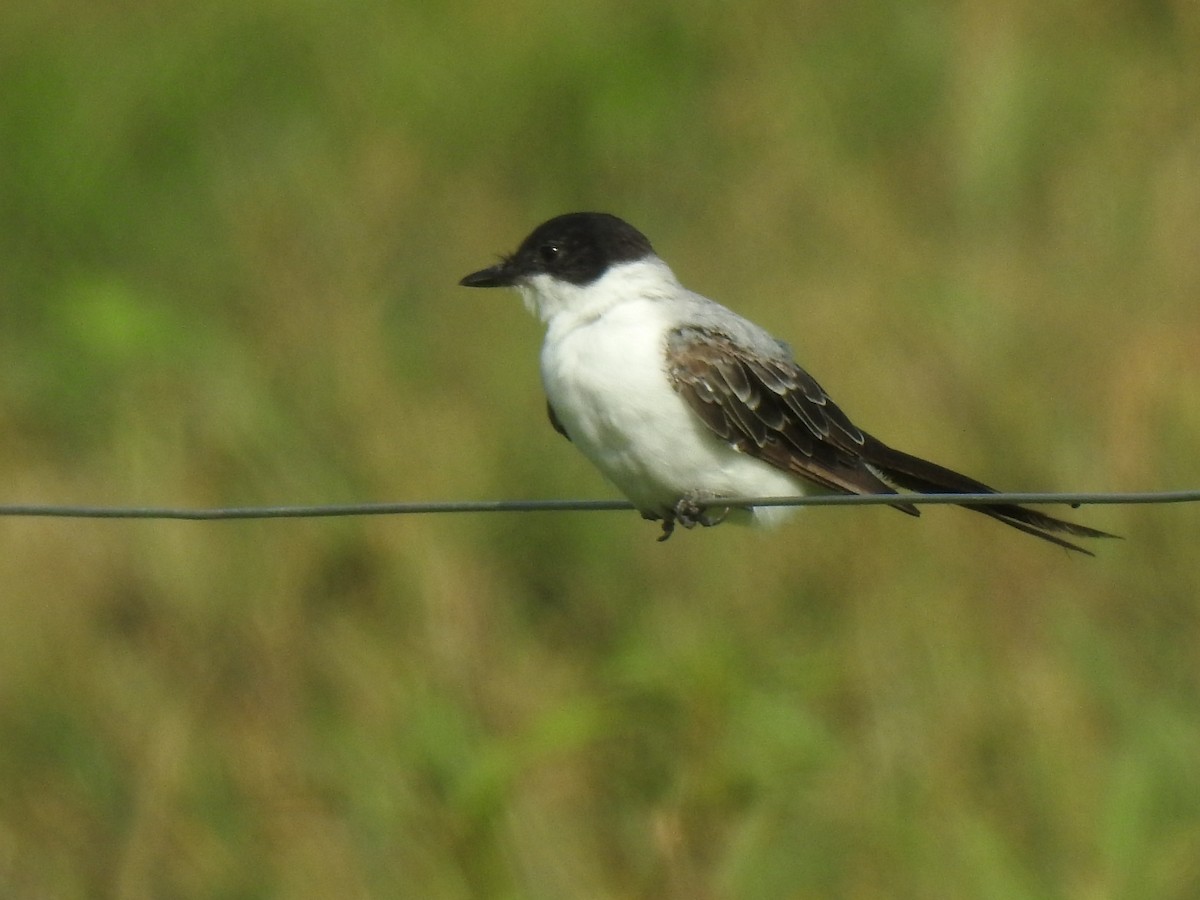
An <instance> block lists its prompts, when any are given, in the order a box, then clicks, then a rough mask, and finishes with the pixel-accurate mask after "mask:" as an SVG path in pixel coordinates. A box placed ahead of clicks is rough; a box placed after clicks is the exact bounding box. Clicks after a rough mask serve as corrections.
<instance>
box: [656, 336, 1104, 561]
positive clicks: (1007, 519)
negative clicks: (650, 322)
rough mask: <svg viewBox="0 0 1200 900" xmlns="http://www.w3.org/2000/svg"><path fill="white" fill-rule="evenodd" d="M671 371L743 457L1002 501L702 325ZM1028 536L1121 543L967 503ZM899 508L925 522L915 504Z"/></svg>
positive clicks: (851, 481) (676, 341)
mask: <svg viewBox="0 0 1200 900" xmlns="http://www.w3.org/2000/svg"><path fill="white" fill-rule="evenodd" d="M667 370H668V374H669V375H670V378H671V383H672V384H673V385H674V386H675V390H676V391H678V392H679V395H680V396H681V397H683V399H684V400H685V401H686V402H687V404H688V405H689V406H690V407H691V408H692V409H693V410H694V411H695V412H696V414H697V415H698V416H700V419H701V420H702V421H703V422H704V423H705V424H706V425H707V426H708V427H709V428H710V429H711V430H712V431H713V433H714V434H716V435H717V436H719V437H720V438H721V439H722V440H726V441H728V442H729V443H730V444H731V445H732V446H733V447H735V448H736V449H738V450H740V451H741V452H743V453H747V454H749V455H751V456H754V457H757V458H758V459H761V460H763V461H764V462H767V463H770V464H771V465H773V466H775V467H777V468H779V469H783V470H784V471H786V472H791V473H793V474H795V475H799V476H800V477H802V478H807V479H808V480H810V481H814V482H816V483H817V484H820V485H823V486H824V487H827V488H830V489H831V490H835V491H841V492H844V493H848V494H894V493H896V490H895V488H894V487H893V485H895V486H896V487H901V488H905V489H908V490H912V491H918V492H921V493H941V494H994V493H996V491H995V489H994V488H991V487H988V486H987V485H986V484H984V483H983V482H980V481H976V480H975V479H973V478H969V477H968V476H966V475H962V474H960V473H958V472H955V471H953V470H952V469H947V468H945V467H943V466H939V465H938V464H937V463H932V462H929V461H928V460H925V459H921V458H920V457H918V456H912V455H910V454H908V453H904V452H902V451H900V450H895V449H893V448H891V447H889V446H888V445H887V444H884V443H883V442H882V441H879V440H877V439H876V438H874V437H872V436H871V435H869V434H867V433H866V432H864V431H862V430H861V429H859V428H858V427H856V426H855V425H854V423H853V422H851V421H850V420H849V419H848V418H847V417H846V414H845V413H843V412H842V411H841V410H840V409H838V407H837V405H836V404H835V403H834V402H833V401H832V400H830V399H829V395H828V394H826V393H825V391H824V389H823V388H822V387H821V385H819V384H818V383H817V382H816V380H815V379H814V378H813V377H812V376H811V375H809V374H808V373H807V372H805V371H804V370H803V369H802V368H800V367H799V366H798V365H796V364H795V363H794V362H792V361H791V360H788V359H781V358H779V357H762V356H759V355H755V354H751V353H748V352H747V351H746V350H745V349H744V348H742V347H741V346H739V345H738V344H736V343H735V342H734V341H732V340H731V339H730V338H729V337H728V336H727V335H725V334H722V333H721V332H719V331H715V330H712V329H707V328H700V327H694V326H684V327H680V328H676V329H674V330H673V331H672V332H670V334H669V335H668V336H667ZM962 505H963V506H965V507H966V508H968V509H972V510H975V511H976V512H980V513H983V514H984V515H986V516H991V517H992V518H994V519H997V520H999V521H1001V522H1003V523H1004V524H1006V525H1010V526H1012V527H1013V528H1016V529H1017V530H1019V531H1023V532H1025V533H1026V534H1032V535H1034V536H1035V537H1039V538H1042V539H1043V540H1046V541H1050V542H1051V543H1054V544H1058V545H1059V546H1060V547H1066V548H1067V549H1069V550H1078V551H1079V552H1081V553H1089V551H1087V550H1084V549H1083V548H1082V547H1077V546H1076V545H1075V544H1072V543H1070V542H1069V541H1066V540H1063V539H1062V538H1060V537H1058V536H1057V535H1056V534H1053V533H1051V532H1059V533H1063V534H1068V535H1072V536H1074V537H1085V538H1100V537H1114V535H1111V534H1108V533H1106V532H1103V531H1098V530H1096V529H1094V528H1088V527H1086V526H1084V525H1077V524H1075V523H1074V522H1066V521H1063V520H1062V519H1056V518H1054V517H1053V516H1048V515H1045V514H1044V513H1040V512H1037V511H1035V510H1032V509H1026V508H1025V507H1023V506H1018V505H1017V504H1012V503H1010V504H1002V505H980V504H974V505H972V504H970V503H964V504H962ZM892 506H894V507H896V508H897V509H900V510H903V511H904V512H906V513H909V514H911V515H914V516H915V515H919V514H920V513H919V512H918V511H917V508H916V507H915V506H913V505H912V504H910V503H904V502H897V503H893V504H892Z"/></svg>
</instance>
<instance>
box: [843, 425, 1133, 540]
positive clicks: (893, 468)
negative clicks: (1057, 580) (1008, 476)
mask: <svg viewBox="0 0 1200 900" xmlns="http://www.w3.org/2000/svg"><path fill="white" fill-rule="evenodd" d="M862 455H863V457H864V459H866V460H867V461H868V462H869V463H870V464H871V466H872V467H873V468H875V469H876V470H877V471H878V473H879V475H880V476H881V477H882V478H883V479H884V480H885V481H888V482H890V483H891V484H894V485H895V486H896V487H901V488H905V489H907V490H910V491H917V492H918V493H922V494H995V493H998V491H997V490H996V489H995V488H993V487H989V486H988V485H986V484H984V483H983V482H981V481H976V480H975V479H974V478H968V477H967V476H966V475H962V474H960V473H958V472H955V471H953V470H951V469H947V468H945V467H944V466H939V465H938V464H937V463H932V462H930V461H929V460H927V459H921V458H920V457H919V456H912V455H910V454H908V453H904V452H903V451H901V450H894V449H893V448H891V447H889V446H888V445H887V444H884V443H883V442H882V441H879V440H876V439H875V438H873V437H870V436H869V435H868V436H867V444H866V446H865V447H863V449H862ZM959 505H960V506H963V507H965V508H966V509H972V510H974V511H975V512H979V513H983V514H984V515H985V516H991V517H992V518H993V519H997V520H998V521H1001V522H1003V523H1004V524H1005V525H1011V526H1012V527H1013V528H1015V529H1017V530H1018V531H1023V532H1025V533H1026V534H1032V535H1033V536H1034V537H1039V538H1041V539H1042V540H1044V541H1049V542H1050V543H1052V544H1058V546H1060V547H1066V548H1067V549H1068V550H1076V551H1078V552H1079V553H1086V554H1087V555H1088V556H1094V555H1095V554H1094V553H1092V552H1091V551H1090V550H1085V549H1084V548H1083V547H1080V546H1078V545H1076V544H1072V543H1071V542H1070V541H1067V540H1064V539H1063V538H1060V537H1059V536H1058V534H1060V533H1061V534H1069V535H1072V536H1073V537H1081V538H1115V537H1118V535H1115V534H1109V533H1108V532H1106V531H1099V530H1097V529H1095V528H1088V527H1087V526H1085V525H1076V524H1075V523H1074V522H1066V521H1064V520H1062V519H1056V518H1054V517H1053V516H1048V515H1046V514H1044V513H1040V512H1037V511H1036V510H1032V509H1027V508H1025V507H1024V506H1018V505H1017V504H1015V503H1001V504H996V505H991V504H979V503H962V504H959Z"/></svg>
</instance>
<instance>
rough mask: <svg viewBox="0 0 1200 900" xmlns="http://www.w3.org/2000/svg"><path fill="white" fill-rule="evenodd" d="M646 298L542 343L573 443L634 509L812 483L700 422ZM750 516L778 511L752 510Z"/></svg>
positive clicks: (551, 391) (550, 390) (553, 400)
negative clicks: (675, 380) (678, 384)
mask: <svg viewBox="0 0 1200 900" xmlns="http://www.w3.org/2000/svg"><path fill="white" fill-rule="evenodd" d="M657 320H658V307H657V306H656V305H655V304H654V303H653V302H652V301H634V302H629V303H624V304H622V305H620V306H618V307H616V308H613V309H610V310H608V311H607V312H606V313H605V314H604V315H603V316H601V317H600V318H598V319H595V320H593V321H592V322H590V323H587V324H581V325H575V326H574V327H573V328H572V329H571V330H569V331H567V332H566V333H557V334H556V333H555V332H554V329H553V328H552V329H551V331H550V332H549V333H548V334H547V340H546V343H545V345H544V346H543V348H542V361H541V362H542V381H543V384H544V386H545V389H546V395H547V397H548V398H549V400H550V404H551V405H552V406H553V407H554V411H555V413H556V414H557V416H558V418H559V421H560V422H561V423H562V425H563V428H564V429H565V430H566V432H567V434H568V435H569V436H570V438H571V441H572V442H573V443H574V444H575V446H576V447H578V448H579V449H580V451H582V452H583V453H584V455H585V456H587V457H588V459H590V460H591V461H592V463H593V464H594V465H595V466H596V467H597V468H598V469H599V470H600V471H601V472H602V473H603V474H604V476H605V477H606V478H608V480H609V481H611V482H612V483H613V484H614V485H616V487H617V488H618V489H619V490H620V491H621V492H622V493H623V494H625V496H627V497H628V498H629V499H630V500H631V501H632V502H633V503H634V505H635V506H637V507H638V509H639V510H641V511H642V512H645V513H652V514H654V515H657V516H664V515H666V514H668V513H669V512H670V511H671V509H672V508H673V507H674V506H675V504H676V503H677V502H678V501H679V500H680V499H681V498H683V497H685V496H691V497H699V498H707V497H713V498H717V497H722V496H724V497H733V496H743V497H744V496H790V495H796V494H801V493H805V492H808V491H810V490H812V486H811V485H809V483H808V482H805V481H802V480H801V479H799V478H796V477H794V476H792V475H789V474H787V473H785V472H782V471H780V470H779V469H776V468H775V467H773V466H770V465H768V464H767V463H764V462H761V461H760V460H757V459H754V458H753V457H751V456H747V455H745V454H743V453H739V452H738V451H736V450H734V449H733V448H732V447H730V446H729V445H728V444H727V443H725V442H724V441H722V440H720V439H719V438H718V437H717V436H716V435H714V434H713V433H712V432H711V431H709V429H708V428H707V427H706V426H705V425H704V423H703V422H702V421H701V420H700V418H699V416H697V415H696V414H695V413H694V412H692V410H691V409H690V408H689V407H688V406H687V404H686V403H685V402H684V400H683V399H682V398H681V397H680V396H679V395H678V394H677V393H676V391H675V389H674V388H673V387H672V386H671V383H670V381H669V379H668V377H667V373H666V344H665V340H666V334H665V328H664V327H655V324H654V323H655V322H656V321H657ZM754 512H755V518H756V519H759V520H776V519H779V518H782V517H783V516H784V515H786V511H785V510H784V509H783V508H781V507H766V508H760V509H757V510H755V511H754Z"/></svg>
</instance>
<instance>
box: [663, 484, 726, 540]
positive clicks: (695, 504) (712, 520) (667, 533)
mask: <svg viewBox="0 0 1200 900" xmlns="http://www.w3.org/2000/svg"><path fill="white" fill-rule="evenodd" d="M711 499H712V498H705V497H702V496H700V495H698V494H688V495H687V496H685V497H682V498H680V500H679V501H678V502H677V503H676V504H675V505H674V506H673V507H671V512H670V513H668V514H667V515H665V516H660V515H657V514H655V513H642V518H643V519H649V520H650V521H652V522H657V521H659V520H661V521H662V534H660V535H659V536H658V540H659V541H660V542H661V541H665V540H667V539H668V538H670V537H671V535H673V534H674V533H675V526H676V525H682V526H683V527H684V528H695V527H696V526H697V525H699V526H700V527H702V528H711V527H712V526H714V525H720V524H721V523H722V522H724V521H725V517H726V516H727V515H729V508H728V507H726V508H724V509H722V510H721V511H720V513H719V514H716V513H712V512H710V511H709V509H708V507H706V506H704V505H703V501H705V500H711Z"/></svg>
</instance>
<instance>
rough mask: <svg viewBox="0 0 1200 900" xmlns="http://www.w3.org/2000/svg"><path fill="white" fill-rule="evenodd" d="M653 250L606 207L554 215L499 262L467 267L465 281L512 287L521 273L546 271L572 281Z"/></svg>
mask: <svg viewBox="0 0 1200 900" xmlns="http://www.w3.org/2000/svg"><path fill="white" fill-rule="evenodd" d="M653 252H654V250H653V248H651V246H650V242H649V241H648V240H646V236H645V235H644V234H642V233H641V232H640V231H638V230H637V229H636V228H634V227H633V226H632V225H630V224H629V223H628V222H625V221H623V220H621V219H618V218H617V217H616V216H612V215H609V214H608V213H594V212H580V213H567V214H566V215H563V216H556V217H555V218H553V219H551V220H550V221H549V222H544V223H542V224H541V225H539V226H538V227H537V228H535V229H534V230H533V233H532V234H531V235H529V237H527V238H525V240H524V241H522V242H521V246H520V247H518V248H517V252H516V253H514V254H513V255H512V256H507V257H505V258H504V260H503V261H502V262H500V263H497V264H496V265H494V266H491V267H490V268H487V269H482V270H480V271H478V272H472V273H471V274H470V275H468V276H467V277H466V278H464V279H463V280H462V281H460V282H459V284H461V285H464V286H466V287H512V286H513V285H514V284H516V282H517V281H519V280H520V279H521V278H524V277H527V276H530V275H538V274H543V273H544V274H546V275H552V276H554V277H555V278H558V279H561V280H562V281H569V282H570V283H571V284H577V285H585V284H591V283H592V282H593V281H595V280H596V279H597V278H599V277H600V276H601V275H603V274H604V272H605V270H607V269H608V267H609V266H611V265H615V264H616V263H622V262H632V261H634V260H638V259H642V258H643V257H645V256H648V255H650V254H652V253H653Z"/></svg>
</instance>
